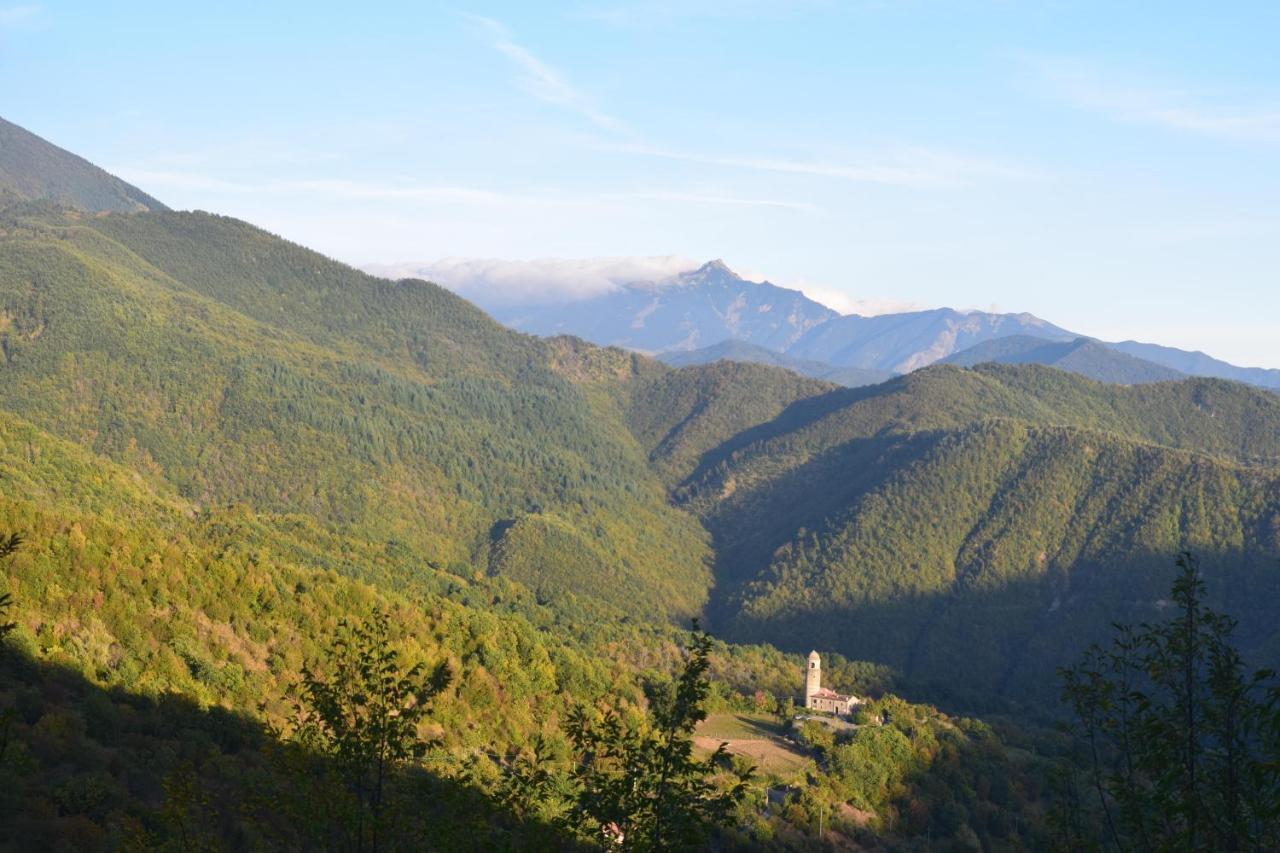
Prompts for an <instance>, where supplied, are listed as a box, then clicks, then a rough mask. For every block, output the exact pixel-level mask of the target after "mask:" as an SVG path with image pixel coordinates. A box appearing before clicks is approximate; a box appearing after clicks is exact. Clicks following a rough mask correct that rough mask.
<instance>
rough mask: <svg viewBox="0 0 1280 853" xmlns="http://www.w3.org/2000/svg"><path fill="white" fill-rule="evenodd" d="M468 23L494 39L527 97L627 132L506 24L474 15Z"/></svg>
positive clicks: (593, 122)
mask: <svg viewBox="0 0 1280 853" xmlns="http://www.w3.org/2000/svg"><path fill="white" fill-rule="evenodd" d="M468 19H469V20H470V21H471V22H472V23H474V24H476V26H478V27H480V28H481V29H482V30H483V31H484V32H485V33H486V34H487V35H488V36H489V37H490V38H491V39H492V44H493V48H494V50H496V51H498V52H499V53H501V54H502V55H503V56H506V57H507V58H508V59H509V60H511V62H512V63H513V64H514V65H515V66H516V68H517V69H519V71H520V85H521V87H522V88H523V89H524V90H525V91H526V92H527V93H529V94H530V95H532V96H533V97H535V98H537V99H538V100H540V101H545V102H546V103H548V104H554V105H555V106H558V107H561V108H563V109H566V110H568V111H570V112H573V113H576V114H577V115H579V116H581V117H582V118H584V119H586V120H587V121H589V122H591V123H592V124H593V125H595V126H596V127H598V128H600V129H602V130H607V131H611V132H615V133H617V132H622V131H625V130H626V127H625V125H623V123H622V122H621V121H619V120H618V119H617V118H615V117H613V116H611V115H609V114H608V113H606V112H604V111H603V110H600V109H599V108H597V107H596V106H595V104H594V103H593V102H592V100H591V98H590V97H588V96H587V95H586V93H584V92H583V91H582V90H581V89H579V88H578V87H576V86H574V85H573V84H572V83H571V82H569V78H568V77H566V76H565V75H564V74H563V73H562V72H560V71H558V70H557V69H555V68H552V67H551V66H550V65H548V64H547V63H546V62H544V61H543V60H542V59H540V58H539V57H538V56H536V55H535V54H534V53H533V51H531V50H529V49H528V48H527V47H525V46H524V45H522V44H519V43H518V42H516V40H515V38H514V36H513V35H512V33H511V30H509V29H508V28H507V26H506V25H505V24H503V23H502V22H500V21H495V20H494V19H492V18H485V17H481V16H478V15H470V16H468Z"/></svg>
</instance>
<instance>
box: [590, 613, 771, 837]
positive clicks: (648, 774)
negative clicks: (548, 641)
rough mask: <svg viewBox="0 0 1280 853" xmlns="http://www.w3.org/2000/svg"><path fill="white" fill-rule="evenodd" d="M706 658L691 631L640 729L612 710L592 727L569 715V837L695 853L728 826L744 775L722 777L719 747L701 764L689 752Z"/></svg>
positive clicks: (704, 643) (702, 642) (702, 637)
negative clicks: (679, 665)
mask: <svg viewBox="0 0 1280 853" xmlns="http://www.w3.org/2000/svg"><path fill="white" fill-rule="evenodd" d="M710 651H711V639H710V637H708V636H707V635H706V634H705V633H702V632H700V631H698V630H697V625H696V624H695V625H694V633H693V642H692V645H691V647H690V649H689V654H688V658H687V660H686V661H685V666H684V670H683V672H681V674H680V677H679V679H678V680H677V682H676V684H675V689H674V691H673V693H672V694H671V695H670V696H669V697H664V698H663V699H662V700H659V701H657V702H655V707H654V708H653V711H652V714H651V720H649V721H648V724H647V725H628V724H627V723H624V721H623V720H622V719H621V717H620V716H619V715H618V714H617V713H616V712H614V711H610V712H609V713H607V714H605V715H604V717H603V719H600V720H592V719H591V718H590V716H589V715H588V714H587V712H586V711H585V710H584V709H582V708H581V707H579V708H577V709H576V710H575V711H574V712H573V713H572V714H571V715H570V718H569V720H568V725H567V734H568V736H569V740H570V742H571V743H572V745H573V747H574V751H575V758H576V762H577V765H578V768H579V770H578V771H577V773H576V774H575V778H576V787H577V790H576V797H575V801H574V803H573V807H572V809H571V811H570V814H569V818H568V819H569V820H570V821H571V822H572V824H573V826H574V828H575V829H576V830H577V831H579V832H583V833H584V834H586V835H588V836H589V837H591V836H593V837H594V838H595V839H596V840H597V841H602V842H603V843H604V844H605V845H606V846H609V847H613V848H617V849H621V850H628V851H639V850H700V849H703V845H704V844H705V843H706V839H707V837H708V835H709V833H710V832H711V830H712V829H713V828H714V827H716V826H723V825H726V824H728V823H729V822H730V820H731V819H732V817H733V815H734V813H735V809H736V808H737V806H738V804H739V803H740V802H742V800H743V798H744V797H745V795H746V791H747V783H748V781H749V779H750V778H751V775H752V770H751V769H750V768H745V769H744V768H738V769H734V768H731V767H730V768H729V769H727V770H722V768H724V767H726V766H727V765H729V764H730V762H728V761H727V756H728V752H727V749H726V747H725V745H724V744H721V745H720V748H719V749H718V750H716V752H715V753H714V754H712V755H711V756H710V757H708V758H705V759H699V758H695V757H694V752H693V750H694V746H693V732H694V729H695V728H696V727H697V725H698V723H700V722H702V720H704V719H706V711H705V709H704V703H705V701H706V698H707V693H708V691H709V689H710V681H709V680H708V678H707V669H708V667H709V665H710V664H709V662H708V656H709V654H710ZM722 774H723V775H724V776H725V777H727V778H725V779H717V778H716V777H717V776H720V775H722Z"/></svg>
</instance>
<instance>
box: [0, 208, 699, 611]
mask: <svg viewBox="0 0 1280 853" xmlns="http://www.w3.org/2000/svg"><path fill="white" fill-rule="evenodd" d="M3 231H4V236H3V237H0V300H2V303H0V304H3V310H4V317H5V329H4V331H3V332H2V333H0V349H2V350H3V354H4V357H5V368H4V369H5V376H6V381H5V382H4V383H3V384H0V405H2V406H3V407H4V408H6V409H8V410H10V411H13V412H16V413H18V414H21V415H22V416H23V417H26V418H27V419H29V420H31V421H32V422H34V423H36V424H37V425H38V426H41V427H42V428H44V429H47V430H49V431H50V432H53V433H55V434H57V435H59V436H61V437H63V438H66V439H68V440H71V441H75V442H77V443H80V444H82V445H84V446H85V447H87V448H89V449H91V450H93V451H94V452H97V453H100V454H103V455H105V456H108V457H110V458H112V459H114V460H117V461H120V462H122V463H126V464H129V465H131V466H132V467H134V468H136V469H138V470H139V471H141V472H144V473H145V474H146V475H147V476H148V477H150V478H151V479H152V480H153V481H154V482H156V483H163V484H168V485H171V486H172V487H173V488H175V489H176V490H177V492H178V493H179V494H181V495H182V496H183V498H184V499H186V500H189V501H191V502H192V503H193V504H194V505H196V506H197V507H200V508H204V507H217V506H225V505H226V504H228V503H243V504H246V505H248V506H250V507H251V508H252V509H253V510H255V511H256V512H259V513H270V514H277V515H283V514H293V515H302V516H306V517H309V518H310V519H312V520H313V521H314V522H315V523H318V524H320V525H323V526H325V527H327V528H329V529H331V530H333V531H334V532H335V533H339V534H340V535H342V536H348V537H351V538H354V539H358V540H362V541H370V540H372V541H378V542H382V543H383V544H384V546H385V547H386V548H388V549H393V550H394V549H406V548H407V549H408V550H409V551H410V552H411V553H415V554H417V555H420V559H421V560H423V561H425V562H429V563H432V564H437V565H440V566H444V567H452V568H453V570H455V571H458V572H469V571H470V570H471V567H472V566H475V565H477V564H478V565H480V566H484V565H485V564H486V562H487V561H488V554H489V551H490V549H491V547H492V546H493V545H494V544H498V545H501V541H500V540H501V537H502V536H503V534H504V532H506V531H509V530H511V529H512V528H513V524H512V522H515V521H518V520H519V519H521V518H522V517H524V516H526V515H530V516H534V517H537V518H545V517H548V516H551V517H554V519H555V521H556V523H557V524H558V525H559V526H560V527H563V528H567V529H569V530H572V531H574V533H575V535H576V536H578V537H580V538H581V539H582V540H583V541H585V542H587V543H590V545H591V548H592V549H593V550H594V551H597V552H599V553H601V554H605V555H607V559H606V560H605V561H604V564H603V569H604V570H605V571H607V573H609V574H610V575H611V576H613V577H614V578H615V582H614V583H610V584H600V583H598V579H593V580H592V582H591V583H590V584H588V585H586V586H580V585H574V584H572V583H569V582H568V581H567V580H565V579H564V578H562V577H560V575H559V573H558V572H557V566H556V563H555V562H554V561H553V560H549V559H546V558H545V557H546V555H538V556H536V557H531V558H530V559H529V560H525V561H523V562H521V563H519V565H520V566H521V576H520V579H521V580H524V581H527V582H529V583H530V584H531V585H533V586H534V587H536V588H540V587H541V586H542V585H543V584H544V583H545V584H546V585H547V586H548V588H549V589H555V590H560V591H571V592H576V593H580V594H582V595H585V596H587V597H589V598H596V599H609V600H612V601H613V602H614V603H619V604H622V605H625V606H626V607H627V608H628V609H630V610H632V611H634V612H636V613H638V614H646V615H650V616H654V617H657V618H665V617H668V616H681V617H682V616H684V615H688V614H692V613H695V612H697V610H698V609H699V607H700V605H701V602H702V600H703V599H704V597H705V594H706V593H705V590H706V585H707V582H708V576H707V570H706V568H705V563H706V561H707V558H708V552H707V545H706V543H705V537H704V535H703V533H702V531H701V530H700V529H699V527H698V525H697V523H696V522H695V521H694V520H693V519H690V518H689V517H688V516H686V515H684V514H683V513H680V512H678V511H676V510H674V509H672V508H670V507H668V506H667V505H666V503H665V500H664V489H663V487H662V485H661V483H660V481H659V480H658V478H657V477H656V476H655V474H654V473H653V472H652V471H651V469H650V468H649V466H648V463H647V460H646V458H645V454H644V451H643V450H642V449H641V448H640V446H639V445H638V443H637V442H636V441H635V439H634V438H633V437H632V436H631V435H630V433H629V432H628V431H627V429H626V427H625V425H624V424H623V421H622V414H621V409H620V406H619V404H618V403H617V401H616V400H615V399H614V398H612V397H609V396H608V395H602V394H599V393H596V392H595V391H593V390H592V388H591V387H590V383H584V382H583V381H581V380H578V379H577V378H576V377H571V376H570V375H569V374H568V372H567V371H566V370H564V369H563V368H562V366H561V365H560V364H559V363H558V362H557V358H558V357H559V356H558V355H557V353H559V352H560V350H559V349H558V348H557V347H556V346H554V345H553V344H551V343H547V342H542V341H538V340H536V339H533V338H528V337H525V336H522V335H518V334H515V333H512V332H510V331H508V330H505V329H503V328H502V327H501V326H499V325H498V324H497V323H495V322H493V321H492V320H490V319H489V318H488V317H486V316H485V315H484V314H483V313H482V312H480V311H479V310H477V309H475V308H474V307H473V306H471V305H469V304H467V303H466V302H464V301H463V300H461V299H459V298H457V297H456V296H453V295H452V294H450V293H448V292H447V291H444V290H442V289H440V288H438V287H435V286H434V285H430V284H427V283H425V282H413V281H406V282H400V283H392V282H388V281H385V280H382V279H376V278H373V277H371V276H366V275H364V274H362V273H358V272H356V271H355V270H352V269H350V268H348V267H345V266H343V265H341V264H337V263H334V262H332V261H329V260H327V259H325V258H323V257H321V256H319V255H317V254H315V253H312V252H308V251H306V250H304V249H301V248H300V247H297V246H294V245H292V244H289V243H287V242H285V241H283V240H279V239H278V238H275V237H272V236H271V235H269V234H266V233H265V232H262V231H260V230H258V229H255V228H252V227H250V226H247V225H245V224H244V223H240V222H236V221H235V220H230V219H226V218H223V217H214V216H209V215H206V214H187V213H162V214H136V215H129V216H119V215H116V216H108V217H93V218H85V217H80V216H78V215H77V214H76V213H74V212H70V213H43V214H21V215H11V216H10V218H9V219H7V220H6V221H5V222H4V223H3ZM630 358H631V357H629V356H628V357H626V362H625V364H626V365H630V364H631V362H630ZM637 369H638V368H637ZM620 381H623V380H620ZM509 552H510V548H506V549H505V551H504V553H509ZM504 565H507V564H505V563H503V562H502V561H497V562H495V563H494V564H493V567H494V568H495V569H501V568H502V567H503V566H504Z"/></svg>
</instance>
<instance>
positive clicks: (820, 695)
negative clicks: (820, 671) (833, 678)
mask: <svg viewBox="0 0 1280 853" xmlns="http://www.w3.org/2000/svg"><path fill="white" fill-rule="evenodd" d="M813 697H814V698H815V699H834V700H836V701H837V702H848V701H849V700H850V699H852V698H853V697H852V696H846V695H844V694H843V693H837V692H835V691H834V690H828V689H827V688H826V687H819V688H818V689H817V690H815V691H813Z"/></svg>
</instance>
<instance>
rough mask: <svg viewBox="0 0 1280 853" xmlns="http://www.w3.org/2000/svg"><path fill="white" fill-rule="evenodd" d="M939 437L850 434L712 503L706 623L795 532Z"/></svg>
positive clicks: (826, 518)
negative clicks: (757, 485)
mask: <svg viewBox="0 0 1280 853" xmlns="http://www.w3.org/2000/svg"><path fill="white" fill-rule="evenodd" d="M943 435H945V433H944V432H941V431H936V432H935V431H929V432H923V431H922V432H917V433H912V434H908V435H896V434H895V435H886V436H876V437H873V438H860V439H854V440H852V441H848V442H845V443H843V444H840V445H837V446H835V447H831V448H829V449H827V450H826V451H824V452H822V453H821V454H819V455H817V456H815V457H814V458H812V459H810V460H809V461H808V462H806V463H804V464H803V465H800V466H798V467H796V468H794V469H793V470H791V471H788V472H786V473H784V474H781V475H779V476H776V477H774V478H772V479H770V480H768V481H767V482H766V483H765V484H764V487H763V488H761V489H760V490H759V492H756V493H751V492H747V493H740V494H739V495H735V496H734V499H733V500H732V501H731V502H726V503H725V504H724V505H722V506H720V507H717V509H716V511H715V512H714V513H712V514H711V515H710V516H709V517H707V518H705V519H704V520H703V523H704V525H705V526H706V528H707V530H708V531H709V532H710V533H711V536H712V540H713V542H714V543H715V554H716V559H715V563H714V565H713V573H714V578H715V585H714V587H713V588H712V590H711V593H710V601H709V603H708V605H707V616H708V619H709V620H710V621H711V624H712V625H713V627H714V626H718V625H720V624H722V623H723V622H724V620H725V619H727V618H729V616H730V615H731V614H732V613H733V612H734V611H735V609H736V605H735V602H734V598H735V596H736V595H737V594H738V593H739V592H740V591H741V586H742V584H744V583H748V582H750V581H752V580H755V579H756V578H758V577H759V576H760V574H761V572H763V571H764V570H765V569H767V568H768V566H769V564H770V562H771V561H772V559H773V556H774V554H775V552H776V551H777V550H778V549H779V548H781V547H782V546H784V545H786V544H788V543H791V542H794V541H795V540H796V538H797V532H798V531H803V530H808V531H819V530H821V529H822V528H823V527H825V526H826V525H827V524H829V523H831V521H832V519H838V518H839V517H840V516H841V515H843V514H844V513H846V512H847V511H848V508H849V507H851V506H853V505H854V502H855V501H856V499H857V498H858V497H859V496H861V495H865V494H869V493H872V492H874V491H875V490H876V489H877V488H879V487H881V486H883V485H884V484H885V483H886V482H888V481H889V480H890V479H891V478H892V477H894V476H896V475H897V474H898V473H900V471H901V470H902V467H903V466H904V465H906V464H908V463H909V462H911V461H912V460H915V459H919V458H921V457H923V456H924V455H925V454H926V453H928V452H929V450H930V449H931V448H933V447H934V446H935V445H936V443H937V442H938V440H939V439H940V438H941V437H942V436H943Z"/></svg>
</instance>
